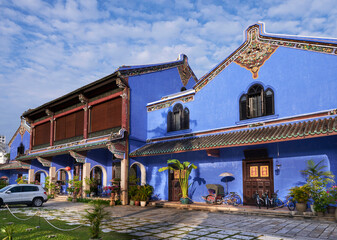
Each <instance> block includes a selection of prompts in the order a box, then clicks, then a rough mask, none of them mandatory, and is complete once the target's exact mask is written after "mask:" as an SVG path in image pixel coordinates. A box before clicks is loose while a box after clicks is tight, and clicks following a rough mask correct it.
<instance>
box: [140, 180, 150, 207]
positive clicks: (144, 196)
mask: <svg viewBox="0 0 337 240" xmlns="http://www.w3.org/2000/svg"><path fill="white" fill-rule="evenodd" d="M152 193H153V187H152V186H151V185H148V184H145V185H142V186H140V187H139V198H140V205H141V206H142V207H145V206H146V202H147V201H148V200H149V198H150V197H151V195H152Z"/></svg>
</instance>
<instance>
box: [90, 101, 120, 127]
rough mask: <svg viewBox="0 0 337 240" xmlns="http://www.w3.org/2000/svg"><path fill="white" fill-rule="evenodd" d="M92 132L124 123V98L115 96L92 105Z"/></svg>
mask: <svg viewBox="0 0 337 240" xmlns="http://www.w3.org/2000/svg"><path fill="white" fill-rule="evenodd" d="M90 113H91V116H90V117H91V120H90V132H98V131H101V130H106V129H110V128H114V127H120V126H121V124H122V98H121V97H119V98H115V99H111V100H108V101H106V102H103V103H99V104H97V105H94V106H92V108H91V110H90Z"/></svg>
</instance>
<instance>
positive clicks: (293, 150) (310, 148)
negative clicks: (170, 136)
mask: <svg viewBox="0 0 337 240" xmlns="http://www.w3.org/2000/svg"><path fill="white" fill-rule="evenodd" d="M256 148H266V149H267V150H268V154H269V157H271V158H273V163H274V189H275V191H276V190H279V196H280V198H282V199H284V198H285V197H286V195H287V194H288V189H289V188H290V187H292V186H295V185H302V184H303V183H304V182H305V179H304V177H303V176H302V174H301V173H300V170H304V169H305V168H306V162H307V161H308V160H314V161H315V162H317V163H318V162H319V161H321V160H324V164H325V165H327V166H328V167H327V169H326V170H331V171H333V173H334V174H335V175H337V161H336V159H337V137H336V136H330V137H324V138H315V139H305V140H301V141H291V142H282V143H278V148H279V155H278V151H277V144H276V143H274V144H261V145H257V146H250V147H234V148H223V149H220V157H219V158H214V157H208V156H207V154H206V151H194V152H187V153H179V154H172V155H159V156H153V157H147V158H136V159H133V160H137V161H139V162H141V163H143V164H144V165H145V167H146V171H147V183H149V184H151V185H152V186H154V189H155V193H154V194H155V195H156V196H158V197H159V198H160V199H163V200H168V173H167V171H165V172H162V173H159V172H158V169H159V168H161V167H164V166H167V164H166V162H167V160H168V159H174V158H176V159H179V160H180V161H181V162H183V161H190V162H192V163H194V164H195V165H196V166H197V167H198V169H196V170H193V171H192V173H191V178H190V183H192V186H191V188H190V197H191V198H192V199H193V200H194V201H196V202H203V200H202V196H204V195H207V189H206V184H210V183H216V184H222V185H223V186H224V187H225V188H226V185H225V182H224V181H222V180H223V179H222V178H221V177H219V175H220V174H221V173H223V172H230V173H232V174H234V177H235V180H233V181H231V182H229V183H228V188H229V191H235V192H237V193H238V194H239V195H240V196H241V197H242V196H243V176H242V160H243V159H244V154H243V151H244V150H246V149H256ZM277 159H278V160H279V162H280V163H281V165H282V166H281V170H280V174H279V175H275V169H276V167H275V165H276V160H277ZM133 160H132V161H133Z"/></svg>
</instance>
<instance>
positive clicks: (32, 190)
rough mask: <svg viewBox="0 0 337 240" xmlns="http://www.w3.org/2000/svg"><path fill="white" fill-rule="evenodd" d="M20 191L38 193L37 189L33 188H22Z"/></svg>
mask: <svg viewBox="0 0 337 240" xmlns="http://www.w3.org/2000/svg"><path fill="white" fill-rule="evenodd" d="M22 191H23V192H36V191H39V188H38V187H35V186H23V187H22Z"/></svg>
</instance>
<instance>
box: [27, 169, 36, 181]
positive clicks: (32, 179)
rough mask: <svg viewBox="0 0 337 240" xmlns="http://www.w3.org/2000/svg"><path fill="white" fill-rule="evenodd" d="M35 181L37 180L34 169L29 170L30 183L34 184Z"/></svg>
mask: <svg viewBox="0 0 337 240" xmlns="http://www.w3.org/2000/svg"><path fill="white" fill-rule="evenodd" d="M34 180H35V174H34V169H29V170H28V183H31V184H33V183H34Z"/></svg>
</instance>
